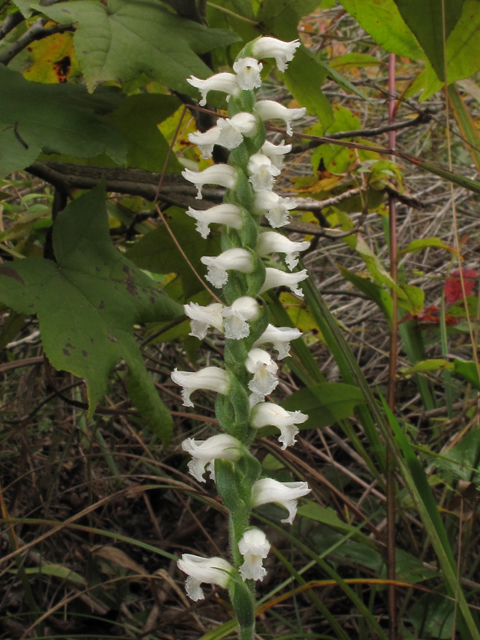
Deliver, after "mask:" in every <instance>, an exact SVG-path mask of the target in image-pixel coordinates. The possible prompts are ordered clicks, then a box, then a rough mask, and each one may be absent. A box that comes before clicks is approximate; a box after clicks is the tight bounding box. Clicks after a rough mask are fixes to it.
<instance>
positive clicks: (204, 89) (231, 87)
mask: <svg viewBox="0 0 480 640" xmlns="http://www.w3.org/2000/svg"><path fill="white" fill-rule="evenodd" d="M187 82H188V83H189V84H191V85H192V87H195V88H196V89H198V90H199V91H200V93H201V94H202V99H201V100H200V106H202V107H204V106H205V105H206V104H207V94H208V92H209V91H223V92H224V93H228V95H229V96H234V97H237V96H238V95H240V92H241V89H240V86H239V84H238V80H237V76H236V75H235V74H234V73H217V74H215V75H214V76H210V78H207V79H206V80H202V79H201V78H196V77H195V76H190V78H187Z"/></svg>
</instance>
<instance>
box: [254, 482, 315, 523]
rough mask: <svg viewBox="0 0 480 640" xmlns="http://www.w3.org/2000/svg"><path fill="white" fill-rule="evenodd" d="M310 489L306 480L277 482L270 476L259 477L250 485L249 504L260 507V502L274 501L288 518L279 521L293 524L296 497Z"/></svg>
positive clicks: (303, 494) (301, 495)
mask: <svg viewBox="0 0 480 640" xmlns="http://www.w3.org/2000/svg"><path fill="white" fill-rule="evenodd" d="M310 491H311V489H310V488H309V487H308V484H307V483H306V482H278V481H277V480H273V479H272V478H261V479H260V480H257V482H255V484H254V485H253V487H252V497H251V505H252V507H260V506H261V505H262V504H268V503H269V502H276V503H277V504H280V505H281V506H282V507H285V509H287V511H288V518H286V519H285V520H282V521H281V522H287V523H288V524H293V519H294V518H295V515H296V513H297V499H298V498H301V497H303V496H306V495H307V493H310Z"/></svg>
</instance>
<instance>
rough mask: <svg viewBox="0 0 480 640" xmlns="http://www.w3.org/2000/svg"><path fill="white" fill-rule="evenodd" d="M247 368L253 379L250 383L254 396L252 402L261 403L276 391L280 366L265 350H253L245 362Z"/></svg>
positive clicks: (249, 386)
mask: <svg viewBox="0 0 480 640" xmlns="http://www.w3.org/2000/svg"><path fill="white" fill-rule="evenodd" d="M245 367H246V369H247V371H248V372H249V373H253V378H252V380H250V382H249V383H248V388H249V389H250V391H251V392H252V393H253V394H254V398H252V402H253V401H255V404H256V403H257V402H261V401H262V400H263V399H264V398H265V396H268V394H269V393H272V391H273V390H274V389H275V387H276V386H277V384H278V379H277V377H276V375H275V374H276V373H277V369H278V366H277V364H276V363H275V362H274V361H273V360H272V358H271V356H270V354H269V353H267V352H266V351H264V349H258V348H256V349H251V350H250V351H249V352H248V356H247V359H246V361H245Z"/></svg>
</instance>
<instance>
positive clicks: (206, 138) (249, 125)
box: [188, 112, 257, 158]
mask: <svg viewBox="0 0 480 640" xmlns="http://www.w3.org/2000/svg"><path fill="white" fill-rule="evenodd" d="M256 132H257V119H256V117H255V116H254V115H253V114H252V113H244V112H242V113H237V114H236V115H234V116H233V117H232V118H219V119H218V120H217V124H216V125H215V126H214V127H212V128H211V129H208V131H205V132H203V133H202V132H200V131H194V132H193V133H189V134H188V139H189V140H190V142H191V143H192V144H195V145H197V147H198V148H199V149H200V151H201V152H202V158H211V157H212V153H213V147H214V145H216V144H217V145H219V146H221V147H225V148H226V149H236V148H237V147H238V146H239V145H241V144H242V142H243V136H244V135H246V136H247V137H251V136H254V135H255V134H256Z"/></svg>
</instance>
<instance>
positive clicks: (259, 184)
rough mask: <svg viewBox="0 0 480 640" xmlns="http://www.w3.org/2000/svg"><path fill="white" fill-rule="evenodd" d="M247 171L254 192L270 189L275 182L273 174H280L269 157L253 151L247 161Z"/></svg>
mask: <svg viewBox="0 0 480 640" xmlns="http://www.w3.org/2000/svg"><path fill="white" fill-rule="evenodd" d="M247 169H248V173H249V174H250V178H249V180H250V182H251V183H252V186H253V190H254V191H255V192H256V193H259V192H260V191H271V189H272V188H273V185H274V183H275V176H278V175H280V169H278V168H277V167H276V166H275V165H274V164H272V162H271V161H270V158H267V156H264V155H263V153H255V154H253V155H252V156H251V157H250V160H249V161H248V167H247Z"/></svg>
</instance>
